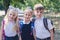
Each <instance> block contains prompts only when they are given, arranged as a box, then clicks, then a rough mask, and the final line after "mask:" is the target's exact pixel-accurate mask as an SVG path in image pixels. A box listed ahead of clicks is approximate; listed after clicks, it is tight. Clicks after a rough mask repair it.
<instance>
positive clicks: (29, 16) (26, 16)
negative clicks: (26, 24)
mask: <svg viewBox="0 0 60 40" xmlns="http://www.w3.org/2000/svg"><path fill="white" fill-rule="evenodd" d="M31 17H32V13H31V12H29V11H27V12H25V13H24V18H25V20H27V21H29V20H30V18H31Z"/></svg>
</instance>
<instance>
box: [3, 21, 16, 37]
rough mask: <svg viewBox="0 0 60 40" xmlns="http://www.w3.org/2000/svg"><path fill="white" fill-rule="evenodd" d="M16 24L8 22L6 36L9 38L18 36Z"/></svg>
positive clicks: (5, 28) (5, 29)
mask: <svg viewBox="0 0 60 40" xmlns="http://www.w3.org/2000/svg"><path fill="white" fill-rule="evenodd" d="M14 25H15V23H14V22H8V24H7V25H6V26H5V27H4V31H5V35H6V36H8V37H13V36H16V34H17V32H16V31H14V30H13V27H14Z"/></svg>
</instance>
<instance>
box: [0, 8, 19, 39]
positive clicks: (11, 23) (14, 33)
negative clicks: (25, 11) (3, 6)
mask: <svg viewBox="0 0 60 40" xmlns="http://www.w3.org/2000/svg"><path fill="white" fill-rule="evenodd" d="M3 30H4V32H3ZM18 31H19V25H18V11H17V10H16V8H14V9H10V10H8V11H7V14H6V16H5V17H4V20H3V21H2V26H1V32H2V34H4V35H5V39H4V40H19V37H18ZM2 34H1V38H2V39H3V35H2Z"/></svg>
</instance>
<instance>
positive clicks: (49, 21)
mask: <svg viewBox="0 0 60 40" xmlns="http://www.w3.org/2000/svg"><path fill="white" fill-rule="evenodd" d="M47 21H48V28H49V30H51V29H53V25H52V24H51V20H49V19H48V20H47Z"/></svg>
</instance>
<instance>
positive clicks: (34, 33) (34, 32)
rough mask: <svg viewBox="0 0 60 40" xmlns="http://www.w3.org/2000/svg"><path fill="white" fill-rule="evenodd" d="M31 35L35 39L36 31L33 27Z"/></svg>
mask: <svg viewBox="0 0 60 40" xmlns="http://www.w3.org/2000/svg"><path fill="white" fill-rule="evenodd" d="M33 36H34V39H35V40H36V31H35V28H34V29H33Z"/></svg>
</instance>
